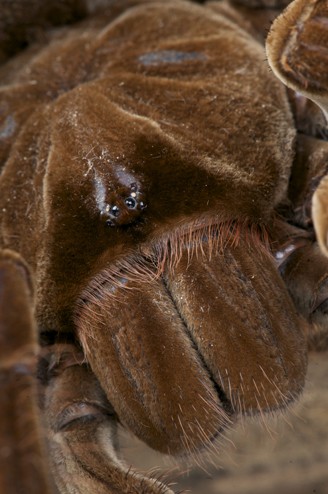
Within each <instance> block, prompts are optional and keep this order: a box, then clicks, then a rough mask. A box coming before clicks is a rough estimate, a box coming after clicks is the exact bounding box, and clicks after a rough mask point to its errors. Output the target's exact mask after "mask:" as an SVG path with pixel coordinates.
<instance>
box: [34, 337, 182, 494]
mask: <svg viewBox="0 0 328 494" xmlns="http://www.w3.org/2000/svg"><path fill="white" fill-rule="evenodd" d="M43 353H44V355H43V358H42V359H41V363H40V369H39V375H40V378H41V382H42V384H41V389H42V393H41V394H42V397H43V398H42V405H41V407H42V409H43V412H44V420H45V425H46V430H47V438H48V447H49V450H50V458H51V462H52V465H51V468H52V470H53V474H54V478H55V479H56V483H57V488H58V490H59V492H60V493H62V494H71V493H74V494H77V493H81V494H82V493H83V494H86V493H95V492H96V493H97V494H118V493H120V494H134V493H135V494H136V493H138V494H173V492H172V491H171V490H170V489H169V488H167V487H166V486H164V485H163V484H162V483H161V482H159V481H157V480H156V479H153V478H148V477H145V476H143V475H141V474H140V473H136V472H134V471H133V470H132V469H131V468H130V467H129V466H127V465H126V464H125V463H124V462H123V461H122V460H121V459H120V458H119V457H118V455H117V452H116V449H117V436H116V429H117V417H116V414H115V412H114V410H113V408H112V407H111V405H110V403H109V402H108V401H107V399H106V397H105V394H104V392H103V390H102V389H101V387H100V385H99V383H98V381H97V379H96V377H95V375H94V374H93V373H92V372H91V370H90V368H89V366H88V364H87V363H86V361H85V358H84V355H83V353H82V352H81V351H79V350H78V349H77V348H76V347H75V346H74V345H72V344H55V345H53V346H51V347H46V348H44V349H43Z"/></svg>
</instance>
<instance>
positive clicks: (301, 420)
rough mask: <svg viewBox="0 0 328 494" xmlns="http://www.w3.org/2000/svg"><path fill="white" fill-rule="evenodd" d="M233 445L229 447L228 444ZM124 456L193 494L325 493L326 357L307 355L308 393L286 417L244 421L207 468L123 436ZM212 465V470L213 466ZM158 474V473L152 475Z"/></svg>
mask: <svg viewBox="0 0 328 494" xmlns="http://www.w3.org/2000/svg"><path fill="white" fill-rule="evenodd" d="M230 441H231V442H230ZM121 444H122V447H123V449H122V454H123V455H124V457H125V458H126V459H127V461H128V462H129V463H131V464H132V465H133V466H134V467H137V468H138V469H140V470H143V471H144V470H146V471H149V470H150V469H152V468H155V467H160V469H159V470H158V473H156V474H155V476H158V475H161V473H162V472H167V476H166V475H165V476H164V478H167V479H172V480H173V481H174V482H176V485H173V486H172V487H173V489H174V490H176V491H179V490H182V489H186V492H190V493H192V494H313V493H315V494H328V354H327V353H316V354H311V355H310V362H309V371H308V376H307V383H306V388H305V391H304V394H303V396H302V397H301V399H300V401H299V402H298V403H297V404H296V405H294V406H293V408H292V409H291V410H289V411H288V412H287V413H285V414H284V415H277V416H276V417H266V419H265V424H263V422H262V423H261V420H258V421H255V420H254V419H245V420H244V421H243V423H241V424H239V426H238V427H237V428H236V429H235V430H233V431H230V432H229V433H228V434H227V439H226V440H223V441H221V445H220V444H219V445H218V448H219V449H220V452H219V453H216V454H213V455H212V456H211V461H210V462H207V464H206V466H204V468H206V471H205V469H201V468H199V467H194V468H191V469H190V470H189V472H188V473H185V474H183V473H182V472H183V471H184V472H185V471H186V466H185V465H182V466H180V468H174V467H175V465H174V464H173V463H172V460H170V459H168V458H165V457H163V456H161V455H159V454H157V453H156V452H154V451H152V450H150V449H148V448H146V447H145V446H144V445H143V444H142V443H140V442H138V441H137V440H136V439H134V438H132V437H131V436H129V435H128V434H127V433H122V436H121ZM211 463H213V464H214V465H215V466H213V465H211ZM156 472H157V471H156Z"/></svg>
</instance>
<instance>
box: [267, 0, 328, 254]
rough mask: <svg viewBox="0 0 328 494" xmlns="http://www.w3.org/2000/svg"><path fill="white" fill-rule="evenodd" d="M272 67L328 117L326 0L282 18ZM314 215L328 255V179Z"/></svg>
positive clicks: (302, 1) (274, 36) (270, 49)
mask: <svg viewBox="0 0 328 494" xmlns="http://www.w3.org/2000/svg"><path fill="white" fill-rule="evenodd" d="M267 53H268V57H269V62H270V65H271V67H272V69H273V71H274V72H275V73H276V75H277V76H278V77H279V78H280V79H281V80H282V81H283V82H284V83H285V84H286V85H287V86H289V87H290V88H292V89H294V90H295V91H297V92H298V93H301V94H303V95H304V96H306V97H307V98H309V99H310V100H312V101H314V102H315V103H316V104H317V105H318V106H319V107H320V108H321V110H322V111H323V114H324V115H325V117H326V119H327V118H328V72H327V62H328V5H327V2H326V1H325V0H311V1H308V0H295V1H294V2H292V4H291V5H290V6H289V7H288V8H287V9H286V10H285V11H284V13H283V15H281V16H280V17H278V19H277V20H276V21H275V23H274V24H273V26H272V29H271V32H270V34H269V37H268V41H267ZM312 215H313V223H314V228H315V231H316V234H317V239H318V243H319V245H320V247H321V249H322V251H323V252H324V253H325V254H326V255H328V235H327V233H328V179H327V177H324V178H323V179H322V181H321V182H320V185H319V186H318V189H317V190H316V192H315V193H314V195H313V201H312Z"/></svg>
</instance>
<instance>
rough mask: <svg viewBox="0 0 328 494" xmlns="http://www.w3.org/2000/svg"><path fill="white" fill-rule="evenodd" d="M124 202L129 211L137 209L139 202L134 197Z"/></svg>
mask: <svg viewBox="0 0 328 494" xmlns="http://www.w3.org/2000/svg"><path fill="white" fill-rule="evenodd" d="M124 202H125V204H126V206H127V207H128V208H129V209H135V207H136V205H137V201H136V200H135V199H134V197H127V198H126V199H125V201H124Z"/></svg>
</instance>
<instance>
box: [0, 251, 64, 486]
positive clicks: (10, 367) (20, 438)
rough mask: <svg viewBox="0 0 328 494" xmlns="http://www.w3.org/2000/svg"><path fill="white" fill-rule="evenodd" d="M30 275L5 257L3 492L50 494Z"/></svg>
mask: <svg viewBox="0 0 328 494" xmlns="http://www.w3.org/2000/svg"><path fill="white" fill-rule="evenodd" d="M31 304H32V294H31V286H30V280H29V274H28V271H27V268H26V265H25V263H24V262H23V261H22V260H21V258H20V257H19V256H18V255H17V254H15V253H13V252H11V251H2V252H1V253H0V389H1V392H0V417H1V420H0V444H1V448H0V491H1V492H6V493H7V494H17V493H27V492H29V493H33V494H41V493H42V494H50V492H52V493H54V492H55V490H52V489H51V482H50V479H49V476H48V465H47V462H46V461H45V456H46V455H45V444H44V441H43V437H42V431H41V428H40V423H41V422H40V420H41V419H40V415H39V410H38V405H37V386H36V381H35V369H36V356H37V351H38V345H37V340H36V331H35V327H34V322H33V317H32V310H31Z"/></svg>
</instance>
